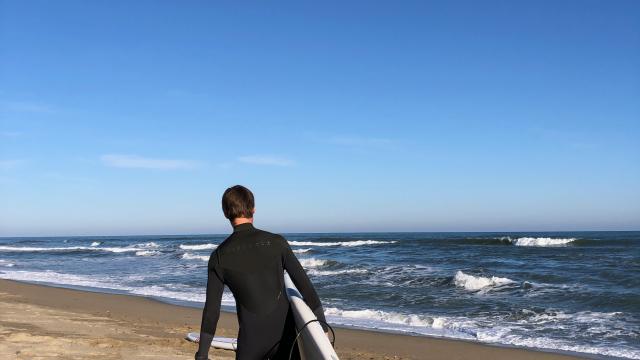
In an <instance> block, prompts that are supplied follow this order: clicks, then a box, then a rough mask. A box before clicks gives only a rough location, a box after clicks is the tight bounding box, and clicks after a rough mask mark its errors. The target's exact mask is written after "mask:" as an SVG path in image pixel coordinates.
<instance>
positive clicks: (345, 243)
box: [289, 240, 397, 246]
mask: <svg viewBox="0 0 640 360" xmlns="http://www.w3.org/2000/svg"><path fill="white" fill-rule="evenodd" d="M396 242H397V241H379V240H354V241H336V242H315V241H289V244H290V245H293V246H362V245H376V244H393V243H396Z"/></svg>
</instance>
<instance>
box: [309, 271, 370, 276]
mask: <svg viewBox="0 0 640 360" xmlns="http://www.w3.org/2000/svg"><path fill="white" fill-rule="evenodd" d="M366 272H367V270H365V269H344V270H318V269H309V270H308V271H307V274H309V275H313V276H332V275H342V274H364V273H366Z"/></svg>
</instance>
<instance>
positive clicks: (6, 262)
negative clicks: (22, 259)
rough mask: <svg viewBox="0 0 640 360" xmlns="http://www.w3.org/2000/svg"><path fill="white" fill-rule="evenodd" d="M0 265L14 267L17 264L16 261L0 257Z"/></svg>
mask: <svg viewBox="0 0 640 360" xmlns="http://www.w3.org/2000/svg"><path fill="white" fill-rule="evenodd" d="M0 266H4V267H14V266H16V264H15V263H12V262H10V261H7V260H2V259H0Z"/></svg>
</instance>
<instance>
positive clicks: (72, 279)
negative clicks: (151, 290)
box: [0, 270, 131, 290]
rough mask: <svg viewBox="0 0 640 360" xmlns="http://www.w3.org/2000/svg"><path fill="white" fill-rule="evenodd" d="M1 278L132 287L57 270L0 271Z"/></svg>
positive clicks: (127, 288) (115, 287)
mask: <svg viewBox="0 0 640 360" xmlns="http://www.w3.org/2000/svg"><path fill="white" fill-rule="evenodd" d="M0 278H3V279H9V280H18V281H30V282H31V281H34V282H44V283H49V284H60V285H76V286H85V287H92V288H100V289H113V290H130V289H131V288H129V287H127V286H123V285H120V284H117V283H115V282H112V281H110V280H109V279H105V278H97V277H91V276H86V275H74V274H64V273H58V272H55V271H51V270H47V271H26V270H15V271H7V270H3V271H0Z"/></svg>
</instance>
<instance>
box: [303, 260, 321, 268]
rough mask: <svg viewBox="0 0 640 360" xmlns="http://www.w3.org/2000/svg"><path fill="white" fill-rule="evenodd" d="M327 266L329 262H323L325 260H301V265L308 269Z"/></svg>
mask: <svg viewBox="0 0 640 360" xmlns="http://www.w3.org/2000/svg"><path fill="white" fill-rule="evenodd" d="M326 264H327V260H323V259H314V258H309V259H300V265H302V266H303V267H306V268H311V267H320V266H324V265H326Z"/></svg>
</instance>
